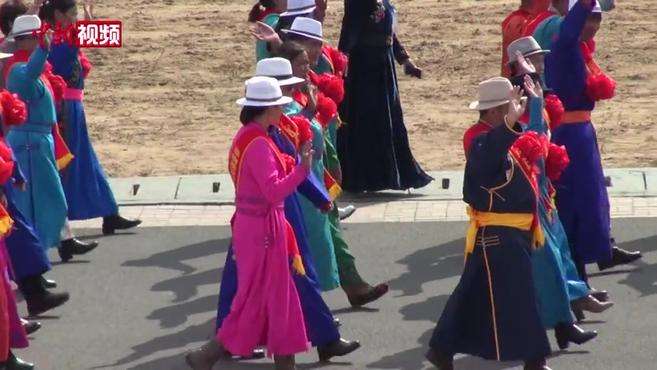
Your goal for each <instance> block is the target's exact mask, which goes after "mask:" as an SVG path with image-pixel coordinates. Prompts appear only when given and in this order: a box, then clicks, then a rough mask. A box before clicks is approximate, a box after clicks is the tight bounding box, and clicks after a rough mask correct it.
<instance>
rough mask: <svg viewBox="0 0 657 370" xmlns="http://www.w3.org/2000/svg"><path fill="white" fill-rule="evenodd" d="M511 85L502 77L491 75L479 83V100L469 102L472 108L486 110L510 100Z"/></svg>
mask: <svg viewBox="0 0 657 370" xmlns="http://www.w3.org/2000/svg"><path fill="white" fill-rule="evenodd" d="M512 92H513V85H512V84H511V81H509V80H508V79H507V78H504V77H493V78H491V79H489V80H486V81H483V82H481V83H480V84H479V100H477V101H473V102H472V103H470V109H472V110H486V109H491V108H495V107H499V106H500V105H504V104H508V103H509V102H510V101H511V93H512Z"/></svg>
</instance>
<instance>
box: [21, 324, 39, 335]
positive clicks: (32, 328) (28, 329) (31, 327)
mask: <svg viewBox="0 0 657 370" xmlns="http://www.w3.org/2000/svg"><path fill="white" fill-rule="evenodd" d="M23 329H25V333H26V334H27V335H30V334H34V333H36V332H37V331H39V329H41V323H40V322H38V321H28V322H26V323H25V324H23Z"/></svg>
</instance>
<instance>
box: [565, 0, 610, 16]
mask: <svg viewBox="0 0 657 370" xmlns="http://www.w3.org/2000/svg"><path fill="white" fill-rule="evenodd" d="M578 1H579V0H570V2H569V3H568V10H570V9H572V8H573V6H575V4H577V2H578ZM592 12H593V13H602V7H601V6H600V2H599V1H598V0H595V5H594V6H593V11H592Z"/></svg>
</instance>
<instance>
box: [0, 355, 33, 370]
mask: <svg viewBox="0 0 657 370" xmlns="http://www.w3.org/2000/svg"><path fill="white" fill-rule="evenodd" d="M0 369H2V370H33V369H34V364H31V363H29V362H25V361H23V360H21V359H20V358H18V357H16V356H14V354H13V353H11V352H9V358H7V361H6V362H4V363H0Z"/></svg>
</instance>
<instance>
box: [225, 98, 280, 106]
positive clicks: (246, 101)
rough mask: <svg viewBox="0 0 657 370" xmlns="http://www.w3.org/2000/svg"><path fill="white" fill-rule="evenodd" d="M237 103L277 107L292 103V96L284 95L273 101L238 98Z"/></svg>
mask: <svg viewBox="0 0 657 370" xmlns="http://www.w3.org/2000/svg"><path fill="white" fill-rule="evenodd" d="M236 103H237V105H239V106H241V107H275V106H279V105H286V104H290V103H292V98H290V97H289V96H282V97H281V98H280V99H278V100H273V101H258V100H249V99H247V98H241V99H237V101H236Z"/></svg>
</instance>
